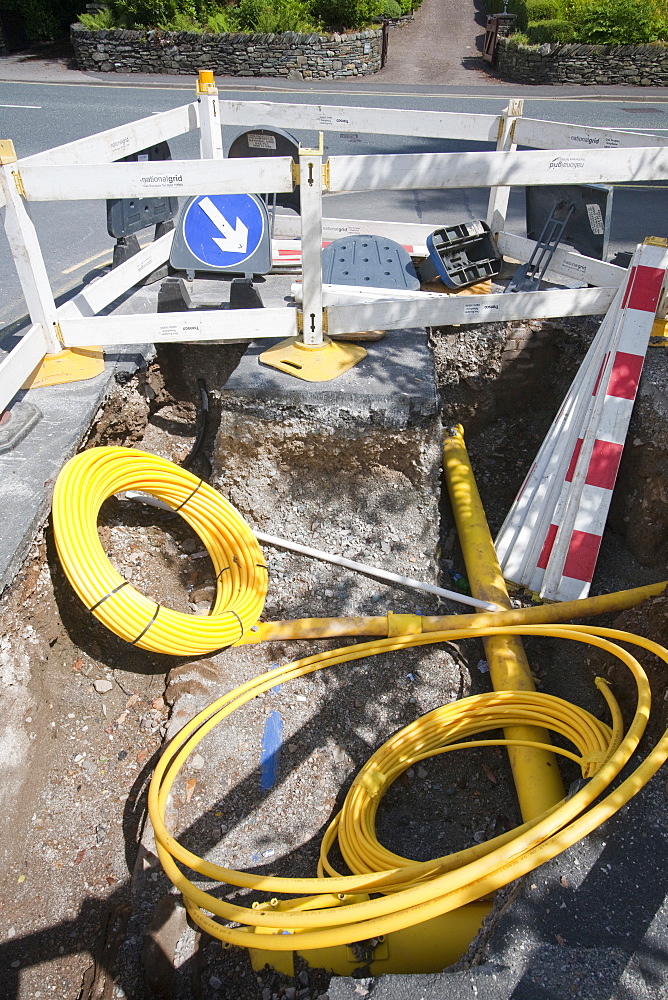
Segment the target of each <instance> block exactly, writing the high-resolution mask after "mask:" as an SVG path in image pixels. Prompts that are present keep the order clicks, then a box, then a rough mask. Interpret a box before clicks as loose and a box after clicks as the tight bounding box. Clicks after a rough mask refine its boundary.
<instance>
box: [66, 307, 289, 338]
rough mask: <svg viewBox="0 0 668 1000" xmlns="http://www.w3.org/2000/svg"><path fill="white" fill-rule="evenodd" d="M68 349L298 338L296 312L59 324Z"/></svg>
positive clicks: (176, 315)
mask: <svg viewBox="0 0 668 1000" xmlns="http://www.w3.org/2000/svg"><path fill="white" fill-rule="evenodd" d="M60 328H61V331H62V335H63V343H64V345H65V347H86V346H88V345H89V344H96V345H97V344H99V345H101V346H105V345H108V344H153V343H158V342H166V343H180V342H185V343H191V342H193V341H198V342H199V341H207V340H209V341H230V340H257V339H261V338H277V339H280V338H285V337H295V336H296V335H297V310H296V309H289V308H283V307H281V308H278V309H230V310H214V309H212V310H206V311H202V312H195V311H191V312H187V313H180V312H179V313H146V314H143V315H140V316H93V317H91V318H81V319H78V318H74V319H67V318H65V319H63V320H62V321H61V322H60Z"/></svg>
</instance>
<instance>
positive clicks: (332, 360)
mask: <svg viewBox="0 0 668 1000" xmlns="http://www.w3.org/2000/svg"><path fill="white" fill-rule="evenodd" d="M366 356H367V352H366V351H365V350H364V348H363V347H359V346H358V345H357V344H344V343H341V342H340V341H337V342H334V341H333V340H330V339H329V337H325V339H324V342H323V343H322V345H321V346H320V347H308V346H307V345H306V344H305V343H304V342H303V340H302V339H301V338H300V337H288V339H287V340H282V341H281V342H280V344H274V346H273V347H270V348H269V349H268V350H266V351H264V352H263V353H262V354H261V355H260V361H261V362H262V364H263V365H269V366H270V367H272V368H278V370H279V371H281V372H285V374H286V375H293V376H294V377H295V378H300V379H302V381H304V382H331V381H332V379H335V378H338V377H339V375H343V374H344V372H347V371H348V370H349V369H350V368H353V367H354V366H355V365H356V364H357V363H358V362H360V361H361V360H362V359H363V358H365V357H366Z"/></svg>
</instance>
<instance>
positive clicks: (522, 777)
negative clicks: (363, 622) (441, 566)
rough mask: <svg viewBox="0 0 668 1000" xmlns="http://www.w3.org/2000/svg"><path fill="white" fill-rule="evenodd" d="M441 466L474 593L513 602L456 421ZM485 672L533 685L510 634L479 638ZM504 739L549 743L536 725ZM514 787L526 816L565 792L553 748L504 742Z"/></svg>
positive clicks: (500, 684)
mask: <svg viewBox="0 0 668 1000" xmlns="http://www.w3.org/2000/svg"><path fill="white" fill-rule="evenodd" d="M443 469H444V472H445V479H446V483H447V486H448V493H449V494H450V503H451V505H452V510H453V513H454V516H455V523H456V525H457V532H458V534H459V543H460V545H461V549H462V554H463V556H464V563H465V565H466V572H467V575H468V579H469V584H470V587H471V593H472V595H473V596H474V597H477V598H479V599H480V600H483V601H492V602H493V603H495V604H499V605H501V606H502V607H504V608H508V609H510V608H511V607H512V605H511V603H510V598H509V597H508V591H507V589H506V584H505V581H504V579H503V575H502V573H501V567H500V566H499V562H498V559H497V558H496V552H495V550H494V543H493V541H492V536H491V534H490V531H489V526H488V524H487V519H486V517H485V511H484V510H483V506H482V501H481V500H480V494H479V493H478V487H477V486H476V483H475V478H474V476H473V469H472V468H471V462H470V460H469V456H468V452H467V450H466V445H465V443H464V433H463V429H462V428H461V426H458V427H457V428H456V429H455V431H454V432H453V433H452V434H451V435H446V437H445V440H444V443H443ZM483 643H484V646H485V654H486V656H487V662H488V663H489V674H490V678H491V681H492V686H493V687H494V690H495V691H508V690H510V691H534V690H535V685H534V682H533V678H532V677H531V670H530V668H529V663H528V661H527V658H526V653H525V652H524V646H523V644H522V640H521V639H519V638H516V637H515V636H502V635H499V636H490V637H489V638H487V639H484V640H483ZM504 734H505V737H506V739H513V740H532V741H534V742H538V743H550V742H551V741H550V737H549V735H548V734H547V732H546V731H545V730H544V729H540V728H539V727H538V726H513V727H509V728H508V729H506V730H504ZM508 756H509V757H510V765H511V767H512V771H513V779H514V781H515V789H516V791H517V798H518V800H519V804H520V810H521V812H522V818H523V820H524V821H525V822H526V821H528V820H530V819H533V818H534V817H535V816H538V815H540V813H542V812H544V811H545V810H546V809H550V808H551V807H552V806H553V805H555V803H557V802H559V801H560V800H561V799H563V797H564V794H565V792H564V786H563V783H562V780H561V775H560V774H559V769H558V767H557V762H556V759H555V756H554V754H552V753H550V752H549V751H546V750H534V749H532V748H531V747H508Z"/></svg>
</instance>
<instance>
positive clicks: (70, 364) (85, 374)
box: [22, 347, 104, 389]
mask: <svg viewBox="0 0 668 1000" xmlns="http://www.w3.org/2000/svg"><path fill="white" fill-rule="evenodd" d="M103 371H104V353H103V351H102V348H101V347H72V348H67V349H66V350H64V351H60V353H58V354H47V355H46V357H45V358H44V359H43V360H42V363H41V364H40V366H39V368H36V369H35V371H34V372H33V374H32V375H31V376H30V378H28V379H26V381H25V382H24V383H23V386H22V388H23V389H41V388H42V387H43V386H46V385H63V384H64V383H65V382H85V381H86V379H89V378H95V376H96V375H100V374H101V373H102V372H103Z"/></svg>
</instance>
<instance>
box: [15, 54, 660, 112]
mask: <svg viewBox="0 0 668 1000" xmlns="http://www.w3.org/2000/svg"><path fill="white" fill-rule="evenodd" d="M0 81H5V82H8V83H35V84H44V83H49V84H54V83H62V84H64V85H65V84H74V85H76V84H78V85H81V84H86V85H88V86H103V87H141V88H152V89H153V88H158V89H159V88H161V87H164V88H167V89H170V90H184V91H188V92H191V91H192V85H191V83H190V81H189V80H187V79H184V77H182V76H178V75H173V74H172V75H170V74H168V73H165V74H162V73H95V72H83V71H82V70H78V69H71V68H70V67H69V66H68V65H67V60H65V59H39V58H38V57H37V56H36V55H31V56H30V58H29V59H26V57H25V53H12V54H10V55H4V56H3V55H0ZM216 83H217V86H218V89H219V91H221V92H222V91H235V92H240V91H243V92H246V91H248V92H251V93H252V92H256V91H262V90H267V91H271V90H275V91H276V92H278V93H290V92H294V93H318V92H322V91H324V92H328V93H331V90H332V83H333V81H331V80H324V81H317V80H312V81H306V80H287V79H285V80H280V81H277V80H276V78H275V77H256V78H254V79H252V80H251V79H249V78H247V77H234V76H217V77H216ZM335 84H336V87H337V90H340V91H341V93H343V94H345V93H347V92H351V93H355V92H356V91H360V90H363V91H364V92H365V93H369V94H378V95H379V96H380V95H382V94H388V95H397V94H406V95H415V96H419V95H420V94H429V95H435V96H443V97H467V96H469V95H470V94H471V93H474V94H475V95H476V96H477V97H482V96H489V97H490V98H499V97H511V96H517V97H525V98H540V97H550V98H554V97H555V94H558V96H559V97H560V98H563V99H564V100H569V99H574V100H575V99H578V98H588V99H590V100H591V99H601V98H605V97H610V98H617V99H619V98H624V99H627V98H628V99H632V100H634V101H640V102H656V101H658V100H661V101H665V100H666V99H667V98H668V87H652V88H651V94H650V93H648V92H647V87H635V86H633V85H631V84H629V85H626V84H618V85H612V84H605V85H602V84H601V85H593V86H590V87H583V86H574V85H569V84H559V85H547V84H545V85H541V84H531V83H514V82H512V81H508V80H505V81H504V80H494V81H489V82H483V83H476V82H471V83H470V84H467V86H461V85H460V86H452V85H450V84H438V83H436V82H433V81H430V82H429V83H426V84H402V83H383V82H381V81H379V80H377V79H372V78H369V77H348V78H346V79H345V80H338V81H335Z"/></svg>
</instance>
